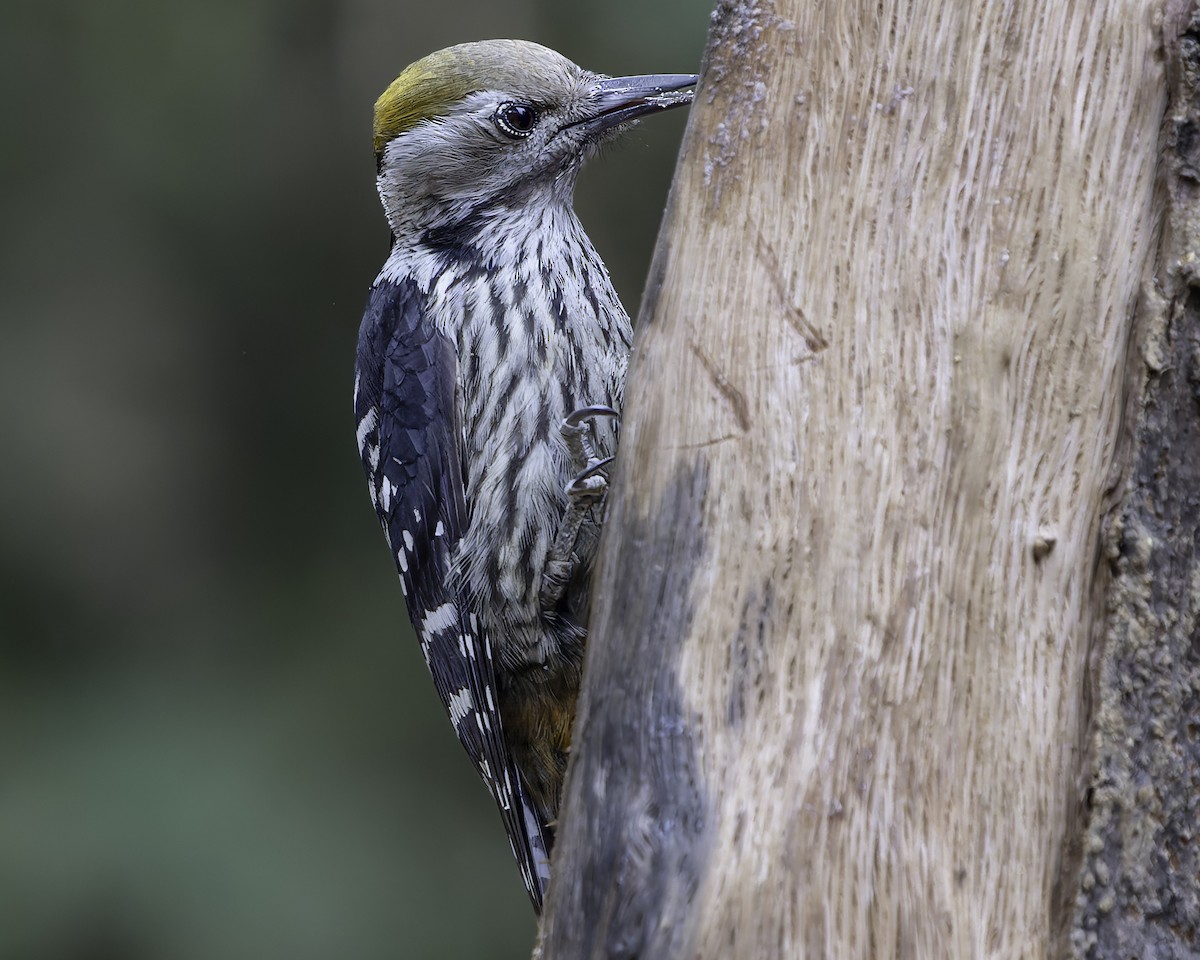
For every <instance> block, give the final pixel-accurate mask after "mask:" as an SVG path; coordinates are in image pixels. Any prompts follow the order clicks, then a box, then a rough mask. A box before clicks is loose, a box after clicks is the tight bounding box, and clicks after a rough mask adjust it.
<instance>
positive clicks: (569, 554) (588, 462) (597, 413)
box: [540, 406, 620, 610]
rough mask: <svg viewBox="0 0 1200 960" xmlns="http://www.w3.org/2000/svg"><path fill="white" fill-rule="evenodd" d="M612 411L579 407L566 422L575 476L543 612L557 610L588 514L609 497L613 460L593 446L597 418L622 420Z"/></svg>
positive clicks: (545, 580) (549, 567) (546, 580)
mask: <svg viewBox="0 0 1200 960" xmlns="http://www.w3.org/2000/svg"><path fill="white" fill-rule="evenodd" d="M619 416H620V415H619V414H618V413H617V411H616V410H614V409H613V408H612V407H604V406H591V407H580V408H579V409H578V410H574V411H572V412H571V413H569V414H567V416H566V417H565V418H563V422H562V428H561V433H562V437H563V440H564V441H565V442H566V445H567V453H568V454H569V456H570V458H571V463H572V466H573V467H575V468H576V474H575V476H574V478H572V480H571V482H570V483H568V484H567V486H566V494H567V509H566V511H565V512H564V513H563V518H562V520H561V522H560V523H559V527H558V535H557V536H556V537H555V538H554V546H553V547H552V548H551V551H550V556H549V557H548V558H547V560H546V567H545V570H544V572H543V574H542V586H541V591H540V598H541V603H542V608H543V609H544V610H549V609H552V608H553V607H555V606H556V605H557V604H558V602H559V600H561V599H562V595H563V593H564V592H565V590H566V587H567V583H568V582H569V581H570V579H571V576H572V574H573V573H574V572H575V564H576V562H577V558H576V557H575V553H574V551H575V543H576V541H577V540H578V539H579V530H580V528H581V527H582V526H583V521H584V519H585V518H586V516H587V513H588V511H589V510H591V509H592V507H593V506H595V505H596V504H598V503H602V502H603V500H604V497H605V495H606V494H607V493H608V475H607V471H608V467H609V465H610V464H611V463H612V461H613V458H612V457H597V456H596V452H595V448H594V447H593V446H592V438H591V433H592V423H591V421H593V420H594V419H596V418H597V417H614V418H615V417H619Z"/></svg>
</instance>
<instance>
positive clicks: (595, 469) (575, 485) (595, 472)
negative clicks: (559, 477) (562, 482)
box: [567, 457, 613, 496]
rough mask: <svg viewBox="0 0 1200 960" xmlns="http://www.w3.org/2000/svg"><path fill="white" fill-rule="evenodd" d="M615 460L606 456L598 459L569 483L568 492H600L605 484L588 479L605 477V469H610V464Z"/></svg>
mask: <svg viewBox="0 0 1200 960" xmlns="http://www.w3.org/2000/svg"><path fill="white" fill-rule="evenodd" d="M612 462H613V458H612V457H605V458H604V459H603V460H597V461H596V462H595V463H593V464H591V465H590V466H588V468H587V469H586V470H584V471H582V472H581V473H580V474H578V475H577V476H576V477H575V479H574V480H572V481H571V482H570V483H568V484H567V494H568V495H569V496H579V495H581V494H589V493H591V494H598V493H600V492H601V491H602V490H603V485H601V484H592V485H589V484H588V481H589V480H592V479H594V478H595V477H601V478H602V479H603V474H604V471H605V470H607V469H608V465H609V464H610V463H612Z"/></svg>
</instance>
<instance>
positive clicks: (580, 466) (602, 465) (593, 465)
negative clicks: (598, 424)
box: [561, 405, 621, 500]
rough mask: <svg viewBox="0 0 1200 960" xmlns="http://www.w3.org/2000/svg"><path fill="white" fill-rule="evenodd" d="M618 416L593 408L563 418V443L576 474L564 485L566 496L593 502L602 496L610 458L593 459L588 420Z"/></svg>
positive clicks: (576, 411)
mask: <svg viewBox="0 0 1200 960" xmlns="http://www.w3.org/2000/svg"><path fill="white" fill-rule="evenodd" d="M620 416H621V415H620V414H619V413H617V411H616V410H614V409H613V408H612V407H606V406H600V405H595V406H590V407H580V408H579V409H578V410H573V411H571V412H570V413H569V414H567V416H566V417H565V418H564V419H563V422H562V428H561V432H562V436H563V440H565V441H566V444H567V452H568V453H569V454H570V456H571V462H572V464H574V466H575V468H576V471H577V472H576V474H575V479H573V480H572V481H571V482H570V483H568V484H567V496H569V497H573V498H585V499H593V500H594V499H597V498H599V497H600V496H601V495H602V494H603V493H604V491H605V489H606V488H607V486H608V480H607V476H606V475H605V473H604V470H605V469H606V468H607V467H608V465H609V464H610V463H612V457H603V458H600V457H597V456H596V451H595V448H594V447H593V446H592V439H591V432H592V429H593V427H592V421H593V420H595V419H596V418H597V417H612V418H613V419H620Z"/></svg>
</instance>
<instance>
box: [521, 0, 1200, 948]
mask: <svg viewBox="0 0 1200 960" xmlns="http://www.w3.org/2000/svg"><path fill="white" fill-rule="evenodd" d="M1160 42H1161V36H1160V34H1159V27H1158V26H1157V24H1156V20H1155V11H1154V9H1152V8H1149V7H1147V6H1145V5H1143V4H1138V3H1134V2H1129V0H1100V2H1097V3H1087V4H1084V3H1068V2H1063V0H1043V2H1037V3H1035V2H1031V0H1014V2H1011V3H995V2H991V0H961V2H956V3H945V2H944V0H908V2H903V0H895V2H893V0H884V2H882V3H876V2H865V0H862V2H860V0H853V2H845V3H813V2H811V0H804V2H801V0H778V2H776V3H766V2H762V3H753V2H750V3H736V4H735V3H722V4H720V5H719V6H718V9H717V12H716V14H715V15H714V19H713V24H712V29H711V33H710V41H709V49H708V53H707V56H706V62H705V65H704V69H703V76H702V80H701V84H700V88H699V91H698V94H697V100H696V104H695V106H694V107H693V110H692V116H691V121H690V125H689V129H688V134H687V137H686V141H685V145H684V153H683V157H682V159H681V161H680V167H679V170H678V173H677V177H676V183H675V186H674V190H673V193H672V199H671V202H670V204H669V207H668V211H667V214H666V217H665V221H664V225H663V232H662V236H661V238H660V243H659V248H658V251H657V253H656V257H655V262H654V264H653V267H652V269H651V276H650V281H649V284H648V288H647V295H646V298H645V302H644V304H643V309H642V315H641V321H640V325H639V329H638V334H637V342H636V346H635V355H634V359H633V364H632V367H631V372H630V378H629V386H628V391H627V396H626V406H625V411H624V413H625V419H624V423H623V427H622V446H621V452H620V456H619V458H618V462H617V464H616V468H615V472H614V476H613V482H612V496H611V503H610V507H609V516H608V521H607V526H606V534H605V538H606V539H605V544H604V547H603V550H602V554H601V558H600V563H599V566H598V569H597V578H596V599H595V603H594V613H593V623H592V628H591V629H592V639H591V643H590V650H589V658H588V664H587V674H586V678H585V690H584V696H583V699H582V701H581V705H580V717H579V721H578V728H577V731H576V739H575V748H574V755H573V760H572V769H571V771H570V774H569V778H568V783H567V793H566V798H565V803H564V813H563V818H562V821H561V826H560V832H559V839H558V848H557V851H556V854H555V864H554V870H555V880H554V882H553V883H552V886H551V890H550V895H549V900H548V904H547V910H546V914H545V918H544V923H543V929H542V940H541V944H540V947H539V949H540V950H541V951H542V953H543V955H544V956H545V957H547V958H553V960H566V958H583V957H628V958H633V957H643V958H655V960H660V958H688V960H692V958H718V957H720V958H736V957H747V958H755V960H762V958H768V960H769V958H789V960H790V958H800V957H838V958H851V957H889V958H890V957H916V958H940V957H945V958H953V960H961V958H966V957H996V958H1014V957H1022V958H1024V957H1035V958H1036V957H1050V956H1058V955H1061V954H1062V953H1063V952H1064V951H1068V950H1072V949H1074V950H1079V951H1087V950H1096V949H1099V947H1098V946H1097V945H1098V944H1099V943H1100V940H1099V938H1098V937H1097V936H1096V935H1095V929H1096V923H1095V922H1093V921H1092V920H1089V917H1090V916H1091V914H1089V913H1088V910H1087V903H1088V899H1087V898H1088V896H1089V893H1088V892H1087V891H1088V890H1094V889H1095V887H1096V882H1097V881H1096V872H1095V869H1094V867H1093V866H1089V865H1090V864H1092V863H1093V861H1095V860H1096V853H1097V851H1098V850H1108V851H1110V853H1111V856H1110V859H1112V858H1114V857H1115V858H1116V859H1118V860H1119V859H1120V858H1121V857H1127V856H1136V855H1137V852H1136V851H1132V852H1131V851H1130V850H1129V845H1128V844H1126V845H1125V846H1123V847H1121V848H1120V849H1119V850H1117V849H1116V847H1110V846H1107V844H1108V842H1109V835H1108V834H1106V833H1104V831H1103V829H1102V828H1100V827H1096V826H1095V824H1093V827H1094V829H1093V830H1092V832H1091V833H1087V834H1086V839H1087V851H1086V852H1087V864H1088V865H1085V867H1086V868H1085V869H1084V870H1083V871H1082V872H1081V863H1082V861H1083V860H1084V859H1085V858H1084V853H1085V851H1084V844H1083V841H1084V839H1085V830H1087V829H1088V817H1089V807H1088V802H1089V798H1092V799H1093V800H1095V798H1096V797H1100V798H1101V800H1103V798H1104V797H1105V796H1107V795H1106V794H1104V792H1103V790H1095V791H1092V790H1091V789H1090V787H1091V784H1092V780H1093V771H1094V770H1097V771H1098V770H1101V765H1100V758H1101V757H1102V756H1105V753H1104V751H1105V745H1106V744H1107V745H1108V746H1109V747H1111V748H1112V749H1113V750H1116V751H1117V752H1118V753H1119V751H1120V747H1119V745H1114V743H1115V741H1112V740H1105V736H1106V734H1105V733H1104V725H1103V724H1102V723H1101V724H1095V725H1094V720H1095V717H1094V716H1093V703H1094V702H1098V703H1099V704H1100V711H1099V716H1100V717H1101V718H1104V717H1106V716H1108V714H1106V713H1105V710H1106V709H1107V707H1106V706H1105V705H1106V704H1108V703H1109V700H1108V699H1106V698H1108V697H1109V696H1110V694H1111V690H1110V687H1111V684H1112V683H1113V682H1114V680H1113V678H1112V676H1110V674H1113V673H1115V672H1119V670H1120V667H1119V663H1120V662H1124V661H1114V660H1112V659H1111V657H1110V658H1109V659H1108V660H1103V661H1101V662H1105V663H1107V664H1108V668H1106V669H1107V670H1108V673H1105V672H1104V671H1099V670H1093V668H1092V663H1093V661H1095V660H1097V659H1098V658H1096V657H1095V656H1094V655H1095V654H1096V653H1097V652H1098V651H1099V649H1100V640H1101V639H1102V638H1103V637H1104V636H1105V629H1106V628H1105V612H1106V597H1108V596H1109V595H1108V593H1107V591H1109V589H1110V585H1111V582H1112V579H1111V578H1112V571H1113V570H1114V569H1115V570H1116V571H1117V574H1118V579H1119V578H1120V569H1119V568H1120V559H1119V558H1117V560H1116V562H1115V564H1114V563H1109V562H1106V557H1107V556H1108V553H1107V552H1106V550H1107V548H1106V547H1105V544H1106V543H1107V542H1109V541H1106V540H1105V537H1104V533H1103V524H1102V521H1103V519H1104V517H1105V516H1106V514H1107V512H1108V511H1110V510H1111V509H1112V508H1113V507H1114V504H1115V498H1116V496H1117V494H1119V493H1120V492H1121V491H1123V490H1125V489H1126V487H1125V486H1123V485H1122V484H1121V483H1120V482H1119V481H1120V480H1121V478H1122V477H1123V475H1124V473H1123V471H1128V470H1129V469H1130V466H1131V464H1133V463H1134V462H1135V459H1136V456H1137V454H1136V450H1137V447H1136V444H1134V443H1124V444H1123V443H1121V442H1120V441H1121V438H1122V436H1123V434H1122V415H1123V413H1124V412H1125V410H1126V398H1127V396H1130V395H1132V393H1131V391H1132V392H1133V393H1136V391H1137V388H1138V384H1139V383H1140V382H1142V381H1144V380H1145V377H1144V376H1142V374H1143V373H1144V370H1143V369H1142V368H1140V367H1138V364H1137V356H1136V351H1137V344H1138V343H1139V342H1140V341H1138V340H1135V339H1133V337H1134V330H1135V324H1134V317H1135V312H1136V309H1137V305H1138V303H1139V296H1140V294H1141V293H1142V291H1146V293H1145V295H1143V296H1141V301H1140V302H1141V303H1142V309H1143V311H1145V310H1146V309H1148V308H1147V306H1146V304H1147V303H1149V300H1148V299H1147V298H1149V297H1151V295H1152V293H1153V290H1154V287H1153V280H1152V278H1153V276H1154V270H1155V269H1156V268H1155V265H1154V263H1155V255H1156V251H1157V247H1158V244H1159V241H1160V232H1161V231H1160V223H1161V217H1162V211H1163V208H1164V202H1165V200H1164V196H1165V194H1164V191H1162V190H1156V175H1155V171H1156V163H1157V159H1158V139H1159V131H1160V124H1161V123H1162V120H1163V115H1164V109H1165V106H1166V79H1165V76H1164V71H1163V63H1162V59H1161V58H1160V57H1159V56H1158V54H1159V52H1160ZM1195 129H1200V127H1197V128H1195ZM1197 143H1200V138H1197ZM1189 149H1190V148H1189ZM1198 178H1200V177H1198ZM1191 186H1192V188H1193V189H1194V188H1195V181H1194V180H1193V181H1192V183H1191ZM1189 222H1190V221H1189ZM1190 236H1191V235H1189V242H1190ZM1164 249H1167V248H1166V247H1164ZM1188 249H1192V250H1194V249H1195V246H1194V245H1193V246H1192V247H1189V248H1188ZM1158 269H1161V267H1160V268H1158ZM1190 269H1194V268H1190ZM1188 276H1189V277H1190V276H1191V273H1190V272H1189V273H1188ZM1189 282H1190V281H1189ZM1189 296H1190V295H1189V294H1185V295H1184V301H1186V302H1187V303H1191V302H1192V301H1191V300H1190V299H1188V297H1189ZM1172 302H1174V301H1172ZM1163 309H1165V308H1163ZM1138 329H1139V330H1140V329H1141V327H1138ZM1189 336H1190V335H1189ZM1187 342H1188V344H1191V345H1192V346H1195V345H1196V343H1198V342H1200V341H1196V340H1194V339H1193V340H1188V341H1187ZM1131 346H1132V348H1133V352H1132V353H1131ZM1189 349H1191V347H1189ZM1197 349H1200V347H1198V348H1197ZM1188 356H1189V357H1190V358H1192V360H1191V361H1190V362H1192V363H1193V364H1195V363H1200V361H1197V360H1196V359H1195V357H1197V356H1200V354H1188ZM1190 369H1191V368H1189V370H1190ZM1138 377H1142V380H1141V381H1139V380H1138V379H1137V378H1138ZM1194 382H1195V381H1189V383H1192V384H1194ZM1193 399H1195V398H1194V397H1193ZM1191 412H1192V413H1193V414H1194V413H1195V411H1194V410H1192V411H1191ZM1198 436H1200V434H1198ZM1172 455H1173V454H1172V452H1171V451H1170V450H1169V449H1168V450H1167V451H1166V453H1165V456H1167V457H1168V459H1169V458H1170V457H1171V456H1172ZM1192 455H1193V456H1194V455H1195V452H1194V451H1193V453H1192ZM1188 469H1189V470H1191V471H1194V472H1192V473H1187V472H1185V474H1183V475H1181V476H1182V477H1185V478H1187V477H1193V476H1195V477H1200V468H1197V467H1195V466H1193V467H1189V468H1188ZM1189 496H1192V497H1193V499H1195V497H1196V495H1194V494H1190V493H1189ZM1198 518H1200V511H1193V512H1192V516H1191V517H1190V521H1191V522H1192V523H1193V525H1194V524H1195V523H1196V522H1197V519H1198ZM1127 528H1128V525H1127ZM1184 532H1185V533H1186V534H1187V535H1190V536H1192V537H1193V541H1192V543H1193V545H1194V537H1195V530H1194V527H1188V528H1187V530H1186V531H1184ZM1122 556H1124V554H1122ZM1139 569H1140V570H1142V571H1143V573H1144V572H1145V570H1148V569H1150V568H1149V567H1143V568H1139ZM1189 570H1190V568H1189ZM1189 582H1190V583H1191V584H1193V585H1194V584H1197V583H1200V577H1196V578H1195V579H1193V580H1191V581H1189ZM1190 589H1191V592H1192V593H1196V592H1198V591H1200V587H1195V586H1192V587H1191V588H1190ZM1160 599H1161V598H1160ZM1124 602H1125V601H1123V600H1121V599H1120V598H1119V597H1118V598H1117V599H1116V600H1115V601H1111V602H1110V603H1109V607H1108V610H1109V615H1110V616H1116V612H1117V611H1118V609H1119V608H1120V607H1121V604H1122V603H1124ZM1163 602H1166V603H1167V604H1168V605H1169V604H1170V602H1171V601H1170V600H1169V598H1168V599H1167V600H1165V601H1163ZM1191 602H1192V601H1191V600H1190V599H1189V600H1188V603H1189V604H1190V603H1191ZM1188 609H1189V611H1190V610H1191V607H1190V606H1189V607H1188ZM1190 615H1191V614H1190V613H1189V616H1190ZM1114 622H1115V621H1114ZM1188 622H1189V623H1191V621H1190V620H1189V621H1188ZM1108 635H1109V636H1110V637H1111V636H1112V635H1113V632H1112V628H1109V633H1108ZM1191 655H1192V656H1193V658H1194V657H1195V647H1194V643H1193V647H1192V654H1191ZM1101 674H1103V676H1100V675H1101ZM1098 678H1099V679H1098ZM1184 682H1185V683H1186V674H1185V680H1184ZM1195 689H1196V688H1195V687H1193V688H1192V695H1193V700H1192V706H1191V707H1190V709H1191V710H1192V717H1193V720H1192V723H1193V726H1192V727H1191V728H1190V729H1191V731H1192V732H1191V734H1190V735H1191V736H1192V737H1193V740H1192V741H1191V749H1192V751H1193V757H1194V755H1195V751H1196V743H1195V737H1196V732H1195V726H1194V724H1195V722H1196V721H1195V706H1194V704H1195ZM1096 690H1099V698H1098V701H1094V694H1095V693H1096ZM1121 722H1126V721H1124V720H1122V721H1121ZM1128 722H1132V723H1134V724H1136V723H1138V722H1141V720H1140V718H1139V717H1137V716H1136V715H1135V716H1134V717H1132V718H1131V719H1130V720H1129V721H1128ZM1119 726H1120V724H1119V723H1117V722H1116V721H1114V722H1113V723H1110V724H1109V725H1108V729H1113V730H1115V729H1117V728H1118V727H1119ZM1187 729H1188V728H1186V725H1185V726H1184V727H1181V728H1180V730H1181V732H1180V736H1186V735H1188V734H1187ZM1094 730H1095V733H1096V738H1097V739H1096V740H1095V742H1094V744H1093V731H1094ZM1119 766H1120V764H1119V762H1117V761H1113V763H1110V764H1109V765H1108V766H1107V767H1105V768H1104V769H1108V770H1113V771H1116V770H1117V768H1118V767H1119ZM1128 772H1129V771H1128V770H1125V771H1124V772H1121V771H1117V774H1114V776H1117V775H1119V776H1125V775H1126V774H1128ZM1134 779H1135V780H1136V777H1135V778H1134ZM1097 782H1099V781H1097ZM1121 783H1122V784H1124V783H1125V781H1124V780H1122V781H1121ZM1191 783H1192V784H1193V787H1194V786H1195V784H1196V780H1195V778H1194V777H1193V779H1192V781H1191ZM1104 802H1107V801H1104ZM1118 807H1119V803H1118V804H1115V805H1114V804H1112V803H1110V804H1109V806H1108V807H1107V808H1106V809H1109V810H1110V811H1111V810H1117V809H1118ZM1121 809H1124V808H1121ZM1172 809H1175V808H1174V807H1173V808H1172ZM1192 809H1194V804H1193V808H1192ZM1110 819H1111V818H1110ZM1114 829H1118V832H1119V827H1118V828H1114ZM1114 850H1115V851H1116V852H1113V851H1114ZM1193 856H1194V855H1193ZM1190 862H1191V863H1192V864H1193V865H1194V863H1195V861H1194V859H1193V860H1192V861H1190ZM1088 870H1091V871H1092V885H1091V887H1089V888H1087V889H1086V890H1083V892H1081V889H1082V887H1081V884H1082V885H1083V887H1086V882H1087V876H1088ZM1108 876H1110V878H1111V871H1110V872H1109V875H1108ZM1191 882H1192V883H1193V885H1194V884H1195V882H1196V880H1195V874H1194V871H1193V875H1192V881H1191ZM1193 889H1194V887H1193ZM1110 913H1111V909H1110ZM1192 920H1193V927H1192V931H1193V935H1194V930H1195V927H1194V920H1195V915H1194V914H1193V915H1192ZM1089 923H1091V927H1090V928H1088V924H1089ZM1073 925H1075V926H1076V927H1077V929H1076V930H1075V932H1074V936H1073V937H1072V936H1070V934H1071V932H1072V926H1073ZM1085 928H1086V929H1090V930H1091V932H1090V933H1088V932H1086V929H1085ZM1089 937H1090V939H1089ZM1181 942H1182V941H1181ZM1193 946H1194V941H1193ZM1095 955H1096V956H1117V954H1115V953H1113V954H1109V953H1096V954H1095ZM1146 955H1147V956H1149V955H1150V954H1146ZM1164 955H1165V956H1176V955H1178V956H1184V955H1186V954H1184V953H1178V954H1164Z"/></svg>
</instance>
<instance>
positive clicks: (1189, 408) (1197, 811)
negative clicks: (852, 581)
mask: <svg viewBox="0 0 1200 960" xmlns="http://www.w3.org/2000/svg"><path fill="white" fill-rule="evenodd" d="M1163 34H1164V36H1163V49H1164V53H1165V57H1166V63H1167V66H1168V76H1167V79H1168V89H1169V93H1170V106H1169V109H1168V111H1167V116H1166V120H1165V121H1164V123H1163V127H1162V147H1161V158H1162V159H1161V165H1160V175H1161V177H1162V188H1163V190H1162V195H1161V198H1160V199H1161V202H1162V203H1163V205H1164V207H1165V210H1166V230H1165V231H1164V233H1163V239H1162V243H1161V246H1160V248H1159V251H1158V256H1157V262H1156V264H1155V270H1154V279H1153V282H1151V283H1147V284H1146V286H1145V288H1144V293H1143V296H1142V298H1141V301H1140V303H1139V309H1138V313H1137V327H1136V340H1135V343H1136V347H1137V349H1136V350H1135V351H1134V352H1133V353H1132V355H1131V356H1130V364H1129V376H1128V384H1129V387H1130V394H1129V397H1130V401H1129V410H1128V414H1127V422H1128V423H1129V425H1130V443H1129V449H1128V454H1127V456H1126V457H1125V458H1124V463H1125V464H1126V482H1125V485H1124V491H1123V492H1124V496H1123V498H1122V503H1121V507H1120V509H1119V511H1117V513H1116V514H1115V516H1114V518H1113V522H1112V523H1111V525H1110V527H1109V529H1108V530H1107V531H1106V535H1105V548H1106V555H1107V560H1108V562H1109V564H1110V566H1111V569H1112V573H1113V580H1112V586H1111V588H1110V590H1109V594H1108V598H1107V602H1108V626H1107V633H1106V636H1105V641H1104V646H1103V652H1102V657H1101V661H1100V669H1099V696H1098V706H1097V713H1096V725H1095V738H1094V746H1095V758H1094V763H1093V778H1094V779H1093V790H1092V792H1091V794H1090V797H1091V802H1090V821H1089V823H1088V827H1087V832H1086V835H1085V839H1084V849H1085V858H1084V864H1083V870H1082V872H1081V874H1080V889H1079V897H1078V901H1077V906H1076V916H1075V930H1074V931H1073V938H1072V939H1073V947H1074V953H1075V955H1076V956H1079V957H1088V958H1092V957H1095V958H1109V957H1112V958H1122V960H1123V958H1126V957H1153V958H1156V960H1185V958H1192V960H1194V958H1196V957H1200V623H1198V622H1197V613H1198V609H1197V608H1198V606H1200V555H1198V553H1197V546H1198V545H1200V269H1198V268H1200V261H1198V260H1197V253H1198V252H1200V13H1198V12H1197V7H1196V5H1195V4H1194V3H1172V4H1169V5H1168V7H1167V10H1166V17H1165V21H1164V25H1163Z"/></svg>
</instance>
